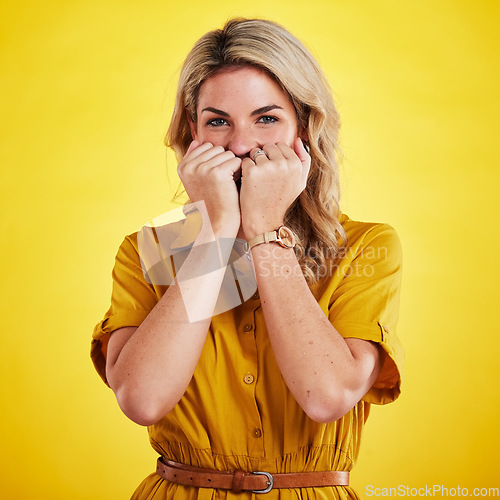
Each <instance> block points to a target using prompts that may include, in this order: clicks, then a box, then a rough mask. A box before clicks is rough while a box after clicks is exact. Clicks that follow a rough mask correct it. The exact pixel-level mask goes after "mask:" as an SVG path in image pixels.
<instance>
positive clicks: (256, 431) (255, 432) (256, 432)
mask: <svg viewBox="0 0 500 500" xmlns="http://www.w3.org/2000/svg"><path fill="white" fill-rule="evenodd" d="M252 434H253V437H254V438H260V437H261V436H262V431H261V430H260V429H259V428H258V427H256V428H255V429H254V430H253V432H252Z"/></svg>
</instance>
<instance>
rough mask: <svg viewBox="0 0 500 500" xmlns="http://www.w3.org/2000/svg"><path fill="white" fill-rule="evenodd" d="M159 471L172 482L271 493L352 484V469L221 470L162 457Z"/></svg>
mask: <svg viewBox="0 0 500 500" xmlns="http://www.w3.org/2000/svg"><path fill="white" fill-rule="evenodd" d="M156 473H157V474H158V475H159V476H160V477H162V478H163V479H166V480H167V481H170V482H172V483H178V484H183V485H186V486H195V487H197V488H221V489H224V490H231V491H234V492H239V491H252V492H253V493H268V492H270V491H271V490H272V489H273V488H314V487H325V486H349V472H348V471H324V472H292V473H288V474H270V473H269V472H262V471H255V472H245V471H243V470H234V471H220V470H214V469H203V468H201V467H193V466H191V465H184V464H179V463H177V462H172V461H171V460H167V459H166V458H163V457H160V458H158V462H157V464H156Z"/></svg>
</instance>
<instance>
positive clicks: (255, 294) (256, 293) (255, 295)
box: [252, 291, 259, 300]
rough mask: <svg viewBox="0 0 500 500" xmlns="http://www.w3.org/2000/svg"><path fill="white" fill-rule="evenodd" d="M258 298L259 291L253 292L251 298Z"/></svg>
mask: <svg viewBox="0 0 500 500" xmlns="http://www.w3.org/2000/svg"><path fill="white" fill-rule="evenodd" d="M258 298H259V292H258V291H257V292H255V293H254V294H253V295H252V300H257V299H258Z"/></svg>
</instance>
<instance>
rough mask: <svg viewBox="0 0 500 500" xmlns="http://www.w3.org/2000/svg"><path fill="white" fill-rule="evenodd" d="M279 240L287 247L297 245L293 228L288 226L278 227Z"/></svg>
mask: <svg viewBox="0 0 500 500" xmlns="http://www.w3.org/2000/svg"><path fill="white" fill-rule="evenodd" d="M278 242H279V243H280V245H281V246H283V247H285V248H293V247H294V246H295V236H294V234H293V232H292V230H291V229H290V228H288V227H286V226H281V227H280V228H279V229H278Z"/></svg>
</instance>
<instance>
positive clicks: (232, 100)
mask: <svg viewBox="0 0 500 500" xmlns="http://www.w3.org/2000/svg"><path fill="white" fill-rule="evenodd" d="M216 103H217V104H218V105H220V104H223V103H226V104H227V105H231V104H239V105H240V106H243V105H245V104H246V105H251V104H252V103H255V107H259V106H261V105H268V104H271V103H273V104H278V105H281V106H284V105H286V106H287V107H288V106H291V107H292V108H293V105H292V103H291V101H290V99H289V97H288V95H287V94H286V93H285V92H284V91H283V90H282V89H281V87H280V86H279V85H278V83H277V82H276V81H275V80H274V79H273V78H272V77H271V76H269V75H268V74H267V73H266V72H265V71H262V70H261V69H258V68H255V67H252V66H243V67H237V68H228V69H224V70H222V71H219V72H218V73H216V74H215V75H214V76H212V77H210V78H208V79H207V80H205V82H203V84H202V85H201V87H200V91H199V94H198V105H199V106H202V105H207V104H210V105H215V104H216Z"/></svg>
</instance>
